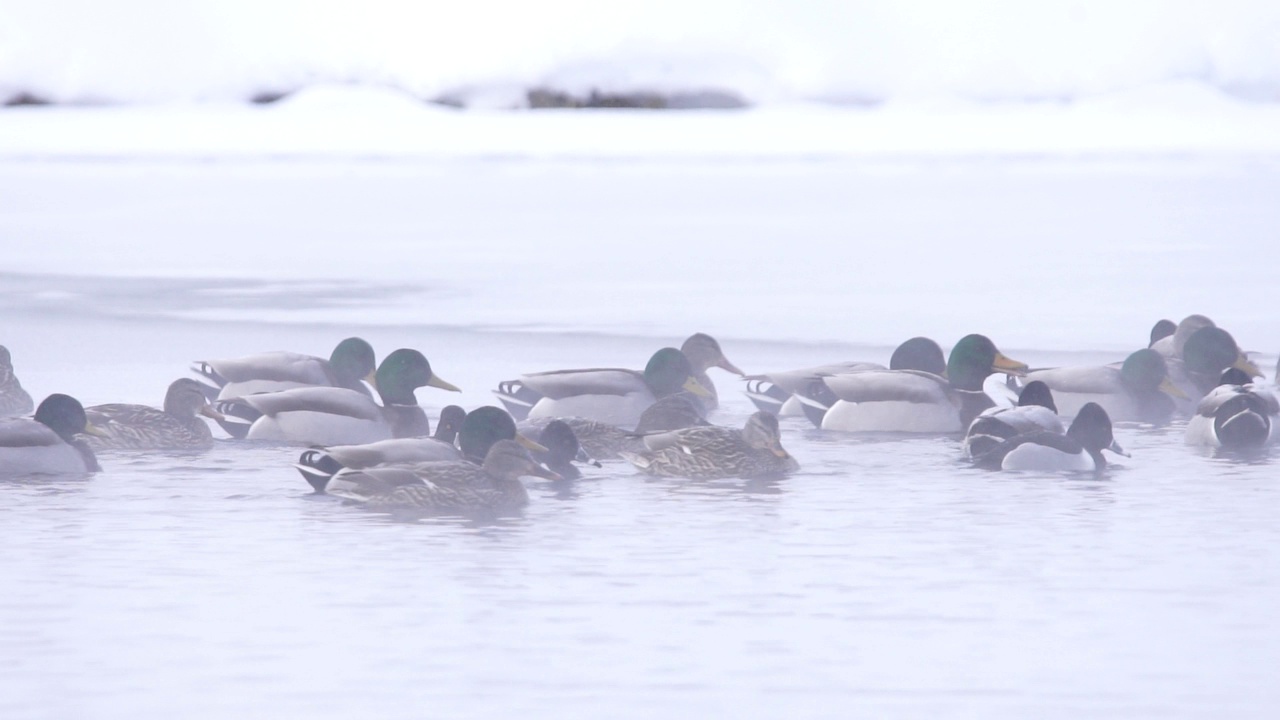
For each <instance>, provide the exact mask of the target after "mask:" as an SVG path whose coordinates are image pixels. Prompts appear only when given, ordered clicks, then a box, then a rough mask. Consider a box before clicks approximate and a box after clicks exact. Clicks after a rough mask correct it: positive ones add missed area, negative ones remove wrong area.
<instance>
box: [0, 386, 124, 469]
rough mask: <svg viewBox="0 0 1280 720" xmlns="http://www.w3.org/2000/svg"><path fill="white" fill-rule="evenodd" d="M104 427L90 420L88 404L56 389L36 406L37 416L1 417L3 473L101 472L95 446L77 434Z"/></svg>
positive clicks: (92, 432)
mask: <svg viewBox="0 0 1280 720" xmlns="http://www.w3.org/2000/svg"><path fill="white" fill-rule="evenodd" d="M100 432H101V431H100V430H98V429H97V428H96V427H94V426H93V425H92V424H91V423H89V421H88V418H86V417H85V412H84V406H83V405H81V404H80V401H79V400H76V399H75V398H73V397H71V396H70V395H63V394H61V393H55V394H53V395H50V396H49V397H47V398H45V399H44V401H43V402H41V403H40V407H38V408H36V414H35V419H34V420H31V419H27V418H3V419H0V475H2V476H5V477H14V476H18V475H31V474H37V473H48V474H56V473H84V472H98V471H99V470H101V469H102V468H101V467H100V466H99V465H98V459H97V458H96V457H95V456H94V454H93V449H92V448H90V447H89V446H88V444H86V443H85V441H84V440H83V439H81V438H79V437H76V436H77V435H79V434H81V433H86V434H89V435H96V434H98V433H100Z"/></svg>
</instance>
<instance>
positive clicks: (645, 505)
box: [0, 277, 1280, 718]
mask: <svg viewBox="0 0 1280 720" xmlns="http://www.w3.org/2000/svg"><path fill="white" fill-rule="evenodd" d="M29 280H30V277H28V278H27V280H24V282H26V281H29ZM6 282H7V288H8V289H9V290H10V291H11V292H9V293H7V294H5V295H4V300H5V302H6V313H7V319H6V325H7V326H6V327H5V328H4V332H5V333H6V335H5V337H4V338H2V339H0V342H4V344H6V345H8V346H9V347H10V348H12V349H13V350H14V359H15V363H16V364H17V367H18V370H19V375H20V377H22V378H23V381H24V384H26V385H27V386H28V387H29V388H30V389H31V390H32V392H33V394H36V395H43V394H47V393H48V392H53V391H55V390H62V391H65V392H70V393H72V394H75V395H77V396H78V397H80V398H81V399H82V400H84V401H85V402H86V404H91V403H98V402H108V401H122V400H123V401H133V402H151V403H158V402H159V399H160V397H161V395H162V394H163V390H164V386H165V385H166V384H167V383H168V381H169V380H170V379H172V378H173V377H176V376H178V375H180V374H182V372H183V370H184V368H185V367H186V365H187V364H188V363H189V362H190V361H191V360H194V359H197V358H201V357H211V356H225V355H235V354H242V353H247V352H251V351H254V350H261V349H267V348H291V349H298V350H306V351H311V352H318V353H324V352H326V351H327V349H328V348H330V347H331V346H332V344H333V342H334V341H335V340H336V339H337V338H339V337H342V336H344V335H346V334H351V333H353V332H359V333H360V334H362V335H364V336H365V337H367V338H368V339H369V340H370V341H371V342H372V343H373V344H374V347H375V348H377V349H378V351H379V354H380V355H382V354H385V353H386V352H388V351H390V350H391V349H393V348H395V347H399V346H413V347H418V348H421V349H423V350H424V351H425V352H426V354H427V355H428V357H429V358H430V359H431V360H432V364H433V366H434V367H435V369H436V371H437V372H438V373H439V374H440V375H442V376H443V377H445V378H447V379H449V380H450V381H452V382H455V383H456V384H458V385H460V386H462V387H463V388H464V389H465V390H466V392H465V393H464V394H463V395H462V396H461V397H460V398H459V396H453V395H448V394H445V393H441V392H438V391H434V390H423V391H420V392H419V393H418V397H419V399H420V400H421V401H422V403H423V404H424V405H425V406H428V407H429V408H433V409H435V408H438V407H440V406H441V405H444V404H446V403H448V402H454V401H457V400H459V399H461V401H462V402H463V403H464V404H466V405H468V406H474V405H478V404H484V403H486V402H489V400H488V398H487V395H486V391H487V389H488V388H489V387H492V386H493V385H494V383H495V382H496V381H497V380H499V379H502V378H505V377H509V376H511V375H513V374H514V373H516V372H519V371H521V370H536V369H547V368H556V367H564V366H573V365H581V364H584V363H591V364H596V363H598V364H602V365H627V366H633V365H638V364H640V363H642V362H643V360H644V358H646V357H647V356H648V354H649V353H650V352H652V350H653V349H654V348H655V347H656V343H675V342H678V341H679V340H680V339H681V336H673V337H670V338H665V339H663V340H655V339H651V338H643V337H636V336H634V335H635V334H634V333H628V332H619V333H618V334H614V335H609V334H551V333H530V332H521V331H496V330H492V329H490V330H487V331H473V330H468V329H465V328H463V329H447V328H443V327H440V326H435V325H428V324H424V325H417V326H403V327H392V326H376V327H375V326H363V325H358V324H355V325H341V326H326V325H313V324H282V325H268V324H258V323H254V322H250V321H248V320H234V319H224V320H217V319H209V320H190V319H188V320H180V319H174V318H172V317H169V318H167V319H166V318H160V317H159V316H160V315H163V314H165V312H164V311H166V310H169V309H171V308H169V307H167V306H166V301H165V293H166V292H167V291H166V290H164V289H163V288H160V289H156V288H151V289H150V290H148V287H149V286H146V285H145V284H140V285H138V286H136V287H135V288H134V289H135V291H137V294H138V296H139V297H142V298H146V297H149V296H150V297H151V298H152V299H151V300H150V302H152V303H153V304H154V309H155V312H154V313H153V315H154V316H155V317H153V318H151V319H148V318H147V317H146V315H147V313H146V312H145V310H146V308H145V305H146V302H145V301H138V302H141V303H142V306H143V307H142V309H141V310H139V309H138V308H137V307H133V308H132V309H131V311H130V313H128V314H127V315H119V316H110V315H108V316H103V315H102V314H100V312H99V311H100V308H95V307H94V306H93V303H92V302H90V300H92V296H89V300H84V301H77V302H71V303H69V304H65V305H59V306H57V307H55V308H52V309H51V308H50V307H48V306H47V304H42V303H40V302H37V301H35V300H31V301H30V302H24V301H23V298H24V297H26V296H25V295H23V292H26V291H23V292H16V291H13V288H14V285H13V283H15V282H17V281H16V280H11V281H6ZM139 283H142V281H139ZM37 284H38V283H37ZM15 292H16V294H15ZM30 297H33V298H34V297H36V291H31V295H30ZM131 302H133V301H131ZM530 302H541V303H544V304H546V305H547V307H548V308H553V307H554V301H553V300H548V299H542V298H538V299H533V300H531V301H530ZM692 314H695V313H692V312H691V315H692ZM1175 319H1176V318H1175ZM1218 319H1219V320H1220V321H1223V322H1224V324H1229V322H1227V321H1228V320H1229V318H1218ZM1149 320H1150V319H1148V318H1145V317H1143V318H1136V319H1134V318H1125V322H1127V323H1130V324H1132V326H1133V328H1134V331H1133V332H1134V333H1135V334H1136V335H1138V336H1139V337H1141V336H1143V335H1145V330H1146V328H1147V327H1148V326H1149V324H1150V322H1149ZM428 321H429V319H428ZM691 322H693V320H691ZM624 329H625V328H624ZM695 329H696V330H710V331H712V332H714V331H715V328H710V327H708V328H703V327H696V328H690V331H692V330H695ZM970 329H975V330H976V329H981V328H965V329H963V331H959V332H957V333H956V336H957V337H958V335H959V334H961V332H967V331H969V330H970ZM1063 333H1064V334H1065V343H1066V344H1068V345H1070V344H1073V343H1072V342H1071V340H1072V338H1077V339H1078V338H1082V337H1085V336H1087V335H1088V334H1089V330H1088V328H1083V329H1081V328H1065V329H1064V330H1063ZM770 335H771V333H770V332H769V328H768V327H764V328H761V329H760V333H759V337H769V336H770ZM849 335H850V336H851V339H852V340H855V341H856V340H857V339H858V335H857V333H856V332H850V333H849ZM939 340H940V341H942V342H943V344H944V345H949V344H950V343H951V342H954V340H955V338H954V337H947V338H939ZM996 340H997V342H999V337H996ZM1266 340H1268V339H1267V338H1256V339H1255V338H1250V339H1248V340H1244V341H1243V342H1245V343H1246V344H1248V342H1261V341H1266ZM1271 340H1274V338H1271ZM722 341H723V345H724V348H725V351H726V353H727V354H728V355H729V357H730V358H731V359H732V360H733V361H734V362H735V363H737V364H738V365H739V366H741V367H743V368H744V369H746V370H747V371H748V372H751V371H760V370H767V369H780V368H786V367H794V366H801V365H805V364H810V363H814V362H819V361H823V360H832V359H844V358H866V359H871V360H881V361H883V360H885V359H887V357H888V354H889V351H890V349H891V348H889V347H883V346H878V345H870V346H863V347H859V346H854V345H832V344H827V345H824V344H818V343H799V342H795V343H786V342H764V341H757V340H750V339H744V338H741V337H739V338H732V337H728V338H722ZM1080 346H1081V347H1086V348H1087V347H1092V346H1090V345H1088V344H1086V343H1084V342H1083V341H1080ZM1004 349H1005V350H1006V351H1007V352H1008V353H1009V354H1010V355H1013V356H1015V357H1017V358H1018V359H1021V360H1025V361H1027V362H1030V363H1031V364H1033V365H1049V364H1055V363H1065V362H1072V363H1075V362H1100V361H1104V360H1111V359H1115V357H1114V356H1115V353H1113V352H1090V351H1081V352H1075V353H1066V352H1061V351H1036V350H1034V349H1022V348H1018V347H1005V348H1004ZM1263 349H1265V348H1263ZM1264 363H1267V364H1266V365H1264V366H1265V367H1273V366H1274V355H1266V356H1264ZM713 377H714V379H715V380H716V382H717V383H718V385H719V387H720V390H721V395H722V397H723V398H724V399H725V407H724V408H723V409H722V410H721V411H720V413H719V414H718V415H717V416H716V417H715V418H714V419H716V420H717V421H720V422H723V423H726V424H737V423H740V422H741V421H742V420H743V419H744V418H745V417H746V416H747V415H748V414H749V412H750V410H751V408H750V406H749V403H748V402H747V400H746V399H745V398H744V397H742V396H741V395H740V394H739V393H738V392H737V391H738V389H739V386H738V383H735V382H734V381H733V380H732V379H731V378H729V376H727V375H725V374H723V373H719V372H718V371H713ZM431 414H432V415H433V417H434V412H432V413H431ZM1117 438H1118V439H1119V441H1120V442H1121V443H1122V444H1123V445H1124V446H1125V447H1126V448H1127V449H1129V450H1130V451H1131V452H1132V453H1133V458H1132V459H1121V460H1120V462H1119V463H1118V464H1117V465H1116V466H1114V467H1113V468H1112V469H1111V470H1110V471H1109V472H1108V473H1106V474H1105V475H1102V476H1097V477H1095V476H1084V477H1066V476H1038V475H1013V474H1007V475H1001V474H989V473H985V472H981V471H977V470H974V469H972V468H969V467H967V466H965V464H964V463H962V462H961V460H960V452H959V446H958V443H957V442H956V440H955V439H953V438H937V437H923V438H908V437H870V438H855V437H847V436H839V435H832V434H825V433H821V432H818V431H816V430H813V429H811V428H809V427H807V423H805V422H804V421H803V420H800V419H791V420H787V421H785V422H784V442H785V444H786V446H787V447H788V448H789V449H790V450H791V451H792V452H793V454H794V455H795V456H796V457H797V458H798V459H799V460H800V462H801V463H802V465H803V470H802V471H801V472H800V473H798V474H797V475H795V476H793V477H789V478H786V479H782V480H775V481H761V482H740V481H724V482H687V481H678V480H665V479H663V480H656V479H648V478H644V477H642V476H639V475H636V474H635V473H633V472H631V471H630V470H629V469H628V468H627V467H626V466H623V465H616V464H615V465H606V467H605V468H604V469H603V470H595V469H587V471H586V472H587V475H586V477H585V478H584V479H582V480H580V481H577V482H573V483H549V482H545V481H536V480H530V481H529V487H530V491H531V496H532V501H531V504H530V506H529V507H528V509H527V510H526V511H525V512H524V513H523V514H522V515H520V516H517V517H513V518H509V519H504V520H501V521H497V522H488V523H481V522H475V521H466V520H458V519H434V520H421V521H416V522H404V521H396V520H393V519H391V518H388V517H387V516H384V515H379V514H373V513H369V512H365V511H362V510H359V509H356V508H352V507H346V506H344V505H342V504H341V503H340V502H338V501H336V500H334V499H332V498H328V497H323V496H315V495H311V494H310V492H309V487H308V486H307V485H306V484H305V483H304V482H303V480H302V479H301V477H300V476H298V474H297V473H296V472H295V471H293V470H292V469H291V468H290V467H289V465H290V463H291V462H292V461H293V460H294V459H296V454H297V451H296V450H292V449H288V448H278V447H261V446H248V447H246V446H239V445H236V444H233V443H230V442H220V443H219V444H218V446H217V447H216V448H215V449H214V450H213V451H211V452H209V453H207V454H199V455H190V456H187V455H154V454H142V455H137V454H126V453H118V454H106V455H104V456H103V457H102V458H101V459H102V464H103V466H104V468H105V471H104V472H102V473H100V474H98V475H95V476H93V477H86V478H45V479H41V480H32V481H0V497H2V498H3V503H2V504H0V523H2V524H3V533H4V548H3V552H2V553H0V574H2V576H3V577H4V578H5V584H4V592H3V593H0V648H3V653H0V654H2V655H3V658H2V659H0V717H6V718H16V717H23V718H27V717H32V718H44V717H47V718H67V717H118V716H138V717H154V716H160V715H172V716H180V717H189V718H206V717H207V718H224V717H229V716H233V715H243V716H255V717H258V716H267V715H270V716H275V717H299V716H310V717H325V718H328V717H334V718H337V717H366V716H367V717H386V718H397V717H403V718H419V717H558V716H565V715H574V716H580V715H592V716H602V717H717V716H725V715H730V714H732V715H737V716H747V717H766V716H768V717H782V716H831V717H846V716H857V715H863V716H877V717H878V716H889V715H894V716H913V717H937V716H940V715H961V716H970V717H1072V718H1076V717H1081V716H1087V717H1095V716H1111V717H1171V716H1199V717H1246V716H1253V717H1267V716H1269V714H1270V712H1271V709H1272V708H1274V707H1275V706H1276V704H1277V703H1278V702H1280V690H1277V689H1276V688H1277V685H1276V684H1275V682H1274V675H1275V667H1276V663H1277V661H1280V621H1278V620H1277V619H1276V613H1275V609H1276V607H1277V604H1278V602H1280V524H1277V522H1276V517H1277V510H1278V509H1280V491H1278V490H1277V487H1276V482H1275V480H1276V470H1275V467H1276V466H1275V463H1276V461H1277V459H1276V457H1274V454H1268V455H1262V456H1258V457H1244V458H1232V457H1212V456H1208V455H1204V454H1201V453H1197V452H1195V451H1193V450H1191V449H1189V448H1186V447H1184V446H1183V445H1182V441H1181V427H1180V426H1179V425H1174V426H1172V427H1169V428H1163V429H1158V428H1149V427H1142V426H1121V427H1120V428H1118V430H1117Z"/></svg>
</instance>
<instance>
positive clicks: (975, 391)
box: [806, 335, 1027, 433]
mask: <svg viewBox="0 0 1280 720" xmlns="http://www.w3.org/2000/svg"><path fill="white" fill-rule="evenodd" d="M1026 369H1027V366H1026V364H1024V363H1020V362H1018V361H1016V360H1010V359H1009V358H1007V357H1005V356H1004V355H1003V354H1002V353H1001V352H1000V351H999V350H997V349H996V346H995V344H994V343H992V342H991V340H989V339H987V337H986V336H984V335H966V336H965V337H963V338H961V339H960V342H958V343H956V345H955V347H953V348H952V349H951V356H950V358H948V360H947V376H946V377H945V378H944V377H942V376H939V375H937V374H934V373H930V372H921V371H918V370H868V371H864V372H855V373H848V374H844V375H833V376H830V377H824V378H822V384H823V385H825V386H826V387H827V389H829V390H830V391H831V393H832V394H833V395H834V396H835V397H836V398H837V402H836V403H835V404H833V405H831V408H830V409H829V410H827V412H826V413H825V414H824V415H823V416H822V428H823V429H824V430H842V431H845V432H916V433H953V432H954V433H958V432H963V431H964V430H965V429H966V428H967V427H969V423H971V422H973V419H974V418H975V417H977V416H978V414H979V413H981V412H982V411H983V410H986V409H987V408H990V407H994V406H995V403H994V402H992V401H991V398H989V397H987V395H986V393H985V392H984V391H983V388H982V383H983V381H984V380H986V378H987V376H988V375H991V374H992V373H997V372H1001V373H1005V374H1008V375H1021V374H1022V373H1023V372H1024V371H1025V370H1026ZM806 401H807V402H808V399H806Z"/></svg>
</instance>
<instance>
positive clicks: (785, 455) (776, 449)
mask: <svg viewBox="0 0 1280 720" xmlns="http://www.w3.org/2000/svg"><path fill="white" fill-rule="evenodd" d="M769 452H771V453H773V454H774V455H777V456H778V457H780V458H782V459H783V460H786V459H787V458H789V457H791V453H789V452H787V451H786V450H783V449H782V447H781V446H779V445H774V446H773V447H771V448H769Z"/></svg>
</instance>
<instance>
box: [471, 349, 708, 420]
mask: <svg viewBox="0 0 1280 720" xmlns="http://www.w3.org/2000/svg"><path fill="white" fill-rule="evenodd" d="M682 390H687V391H688V392H691V393H693V394H694V395H696V396H698V397H699V398H703V397H706V396H707V390H706V388H704V387H702V384H701V383H699V382H698V380H697V378H695V377H694V376H693V366H692V365H690V364H689V359H688V358H686V357H685V356H684V353H682V352H680V351H679V350H677V349H675V348H662V349H661V350H659V351H658V352H656V353H654V354H653V357H651V358H650V359H649V364H648V365H646V366H645V369H644V372H643V373H640V372H636V371H635V370H624V369H620V368H599V369H588V370H557V371H553V372H544V373H535V374H532V375H523V376H521V377H520V379H519V380H509V381H506V382H503V383H501V384H500V385H499V387H498V390H497V391H496V393H495V394H496V395H497V396H498V398H499V399H500V400H502V402H503V404H504V405H506V406H507V408H508V410H510V411H511V413H512V415H514V416H516V417H517V418H519V417H520V415H519V414H518V413H519V411H520V409H521V408H528V411H527V417H529V418H533V419H536V418H565V417H581V418H587V419H588V420H596V421H598V422H605V423H609V424H611V425H617V426H619V427H625V428H632V427H635V426H636V423H637V422H639V420H640V415H641V413H643V412H644V411H645V410H646V409H647V408H648V407H649V406H651V405H653V403H654V402H656V401H657V400H659V399H660V398H664V397H667V396H668V395H674V394H675V393H678V392H680V391H682Z"/></svg>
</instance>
